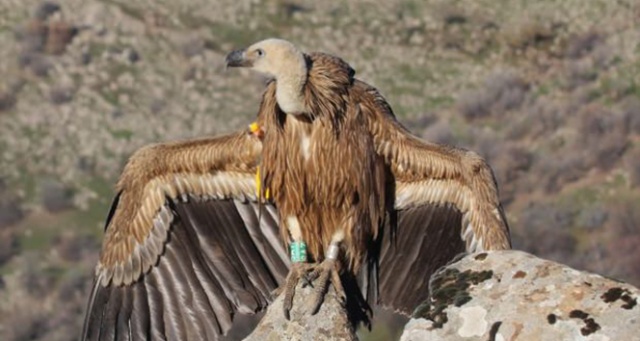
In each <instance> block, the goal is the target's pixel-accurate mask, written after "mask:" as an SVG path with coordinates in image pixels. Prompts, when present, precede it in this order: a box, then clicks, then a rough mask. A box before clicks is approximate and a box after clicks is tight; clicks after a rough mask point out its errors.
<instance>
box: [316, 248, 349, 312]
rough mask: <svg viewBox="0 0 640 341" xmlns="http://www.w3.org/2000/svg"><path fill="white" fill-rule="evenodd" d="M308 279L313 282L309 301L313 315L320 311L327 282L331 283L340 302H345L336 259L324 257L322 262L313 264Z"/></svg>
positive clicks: (345, 296) (327, 287)
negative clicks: (312, 290) (313, 285)
mask: <svg viewBox="0 0 640 341" xmlns="http://www.w3.org/2000/svg"><path fill="white" fill-rule="evenodd" d="M309 280H310V281H312V282H313V283H314V284H315V287H314V293H313V300H312V301H311V309H310V311H311V315H315V314H316V313H317V312H318V311H320V306H321V305H322V303H323V302H324V296H325V295H326V294H327V290H328V289H329V283H331V284H333V287H334V288H335V290H336V293H337V294H338V297H339V299H340V302H342V303H344V302H346V299H347V295H346V293H345V291H344V288H343V286H342V282H341V281H340V264H339V262H338V260H337V259H335V258H326V259H325V260H323V261H322V263H320V264H317V265H315V266H314V269H313V271H311V273H310V274H309Z"/></svg>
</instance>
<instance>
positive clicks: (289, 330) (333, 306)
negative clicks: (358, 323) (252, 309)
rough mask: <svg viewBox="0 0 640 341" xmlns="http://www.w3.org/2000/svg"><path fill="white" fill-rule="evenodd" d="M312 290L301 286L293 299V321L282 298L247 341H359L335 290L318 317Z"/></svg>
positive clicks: (330, 289) (281, 296) (275, 302)
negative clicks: (286, 314) (312, 308)
mask: <svg viewBox="0 0 640 341" xmlns="http://www.w3.org/2000/svg"><path fill="white" fill-rule="evenodd" d="M312 294H313V288H312V287H311V286H307V287H306V288H303V287H302V284H299V285H298V287H296V292H295V295H294V298H293V308H292V309H291V313H290V317H291V320H290V321H289V320H287V319H285V317H284V312H283V310H282V302H283V296H284V295H280V296H279V297H278V298H277V299H276V300H275V301H274V302H273V303H272V304H271V305H270V306H269V310H267V313H266V314H265V316H264V317H263V318H262V320H261V321H260V324H258V326H257V327H256V329H255V330H254V331H253V333H251V335H249V336H248V337H247V338H246V339H244V340H245V341H263V340H266V341H270V340H273V341H276V340H332V341H349V340H357V337H356V334H355V330H354V328H353V326H352V324H351V322H349V318H348V315H347V311H346V309H345V307H344V306H343V305H342V304H341V303H340V302H339V300H338V298H337V295H336V292H335V290H334V289H333V286H330V287H329V291H328V293H327V295H326V296H325V301H324V303H323V304H322V306H321V307H320V311H318V313H317V314H315V315H311V314H310V313H309V312H308V311H307V310H308V309H309V307H310V306H309V303H310V299H311V298H312Z"/></svg>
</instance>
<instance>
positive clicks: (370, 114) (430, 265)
mask: <svg viewBox="0 0 640 341" xmlns="http://www.w3.org/2000/svg"><path fill="white" fill-rule="evenodd" d="M352 96H354V99H355V100H357V101H359V104H360V107H361V108H362V112H363V113H364V114H365V116H366V117H367V122H368V125H369V131H370V132H371V134H372V135H373V140H374V144H375V149H376V152H377V153H378V154H379V155H380V156H382V158H383V159H384V160H385V163H386V165H387V167H388V170H389V172H388V173H389V175H390V177H391V179H390V181H389V182H388V192H390V196H391V197H392V199H393V200H391V201H392V202H393V207H390V208H389V210H390V211H391V213H390V217H389V219H387V222H386V223H385V226H384V227H383V229H384V231H383V233H382V239H381V240H380V241H379V242H378V243H379V246H378V247H379V252H378V254H377V257H378V258H377V267H378V268H377V269H375V268H372V267H375V266H376V263H375V262H373V264H370V266H369V267H365V268H366V270H364V271H369V273H373V272H374V271H377V273H378V277H377V288H378V291H379V292H378V300H379V303H381V304H382V305H383V306H386V307H389V308H393V309H395V310H397V311H400V312H403V313H411V312H412V310H413V308H414V307H415V306H416V305H417V304H419V303H420V302H421V301H422V300H424V299H426V297H427V295H428V289H427V284H428V281H429V278H430V277H431V275H432V274H433V273H434V272H435V271H436V270H437V269H438V268H440V267H441V266H443V265H445V264H446V263H447V262H449V261H451V260H452V259H454V258H455V257H456V255H458V254H460V253H462V252H465V251H469V252H472V251H478V250H493V249H508V248H510V247H511V242H510V237H509V228H508V225H507V222H506V220H505V219H504V214H502V207H501V206H500V202H499V200H498V190H497V185H496V182H495V179H494V177H493V172H492V171H491V169H490V168H489V166H488V165H487V164H486V162H485V161H484V160H483V159H482V158H480V157H479V156H478V155H477V154H475V153H473V152H470V151H467V150H463V149H459V148H454V147H449V146H443V145H437V144H434V143H430V142H427V141H423V140H421V139H419V138H417V137H415V136H413V135H412V134H411V133H410V132H409V131H408V130H407V129H405V128H404V127H403V126H402V125H401V124H400V123H399V122H398V121H397V120H396V119H395V117H394V115H393V111H392V110H391V108H390V107H389V105H388V104H387V102H386V100H385V99H384V98H383V97H382V96H381V95H380V94H379V93H378V91H377V90H376V89H375V88H373V87H371V86H369V85H367V84H366V83H363V82H360V81H356V82H354V85H353V91H352ZM360 277H361V278H363V277H364V278H367V285H368V286H370V285H371V283H370V282H371V279H372V277H371V276H360ZM361 284H362V282H361ZM374 297H375V295H374ZM368 299H369V300H371V298H370V297H368Z"/></svg>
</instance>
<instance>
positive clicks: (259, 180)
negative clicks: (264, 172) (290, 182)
mask: <svg viewBox="0 0 640 341" xmlns="http://www.w3.org/2000/svg"><path fill="white" fill-rule="evenodd" d="M261 189H262V178H261V177H260V166H256V195H257V196H258V197H260V191H261ZM264 197H265V198H266V199H269V189H268V188H267V189H265V191H264Z"/></svg>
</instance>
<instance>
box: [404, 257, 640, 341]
mask: <svg viewBox="0 0 640 341" xmlns="http://www.w3.org/2000/svg"><path fill="white" fill-rule="evenodd" d="M429 287H430V290H431V297H430V298H429V300H428V301H427V302H425V303H424V304H423V305H421V306H419V307H418V309H416V312H415V313H414V318H413V319H412V320H411V321H409V323H408V324H407V325H406V326H405V330H404V333H403V335H402V338H401V340H402V341H411V340H483V341H486V340H495V341H498V340H510V341H516V340H638V339H639V337H640V336H638V330H640V306H639V305H638V297H639V296H640V290H638V288H635V287H633V286H631V285H629V284H625V283H622V282H618V281H615V280H612V279H607V278H604V277H602V276H600V275H596V274H592V273H588V272H583V271H578V270H574V269H572V268H569V267H568V266H565V265H562V264H558V263H555V262H551V261H548V260H544V259H540V258H537V257H535V256H533V255H530V254H527V253H525V252H521V251H494V252H484V253H477V254H471V255H467V256H466V257H464V258H462V259H461V260H460V261H458V262H456V263H453V264H450V265H448V266H446V267H444V268H443V269H441V270H440V271H439V272H438V273H437V274H436V275H435V276H434V277H433V278H432V279H431V281H430V283H429Z"/></svg>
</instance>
